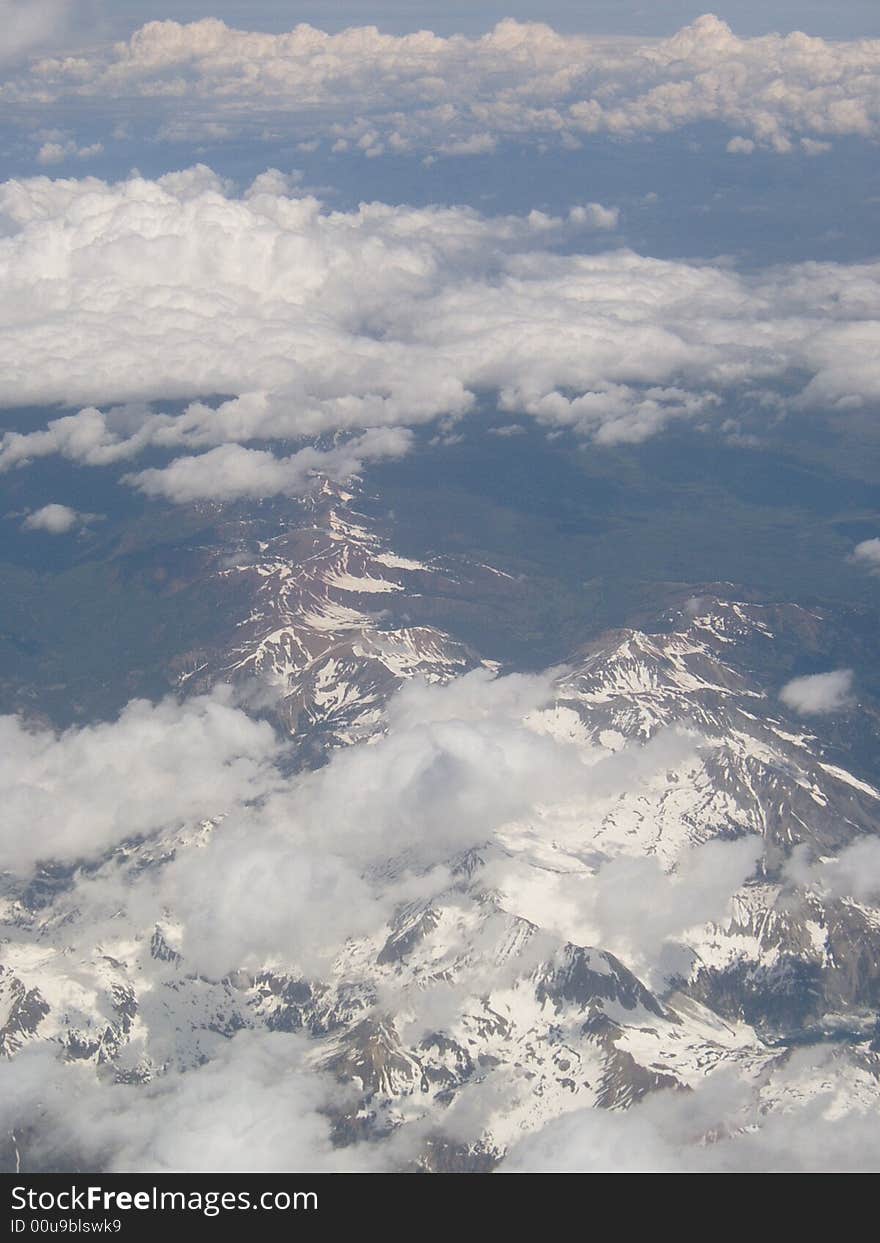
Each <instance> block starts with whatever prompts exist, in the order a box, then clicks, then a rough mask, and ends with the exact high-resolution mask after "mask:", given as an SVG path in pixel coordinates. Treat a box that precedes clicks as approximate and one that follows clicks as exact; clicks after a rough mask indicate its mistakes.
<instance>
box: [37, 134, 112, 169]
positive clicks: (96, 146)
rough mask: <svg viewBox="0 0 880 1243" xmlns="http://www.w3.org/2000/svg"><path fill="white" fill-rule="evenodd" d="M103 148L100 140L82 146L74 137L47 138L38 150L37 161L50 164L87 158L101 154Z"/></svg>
mask: <svg viewBox="0 0 880 1243" xmlns="http://www.w3.org/2000/svg"><path fill="white" fill-rule="evenodd" d="M103 150H104V147H103V144H102V143H100V142H93V143H89V144H88V145H87V146H84V147H80V146H77V143H76V141H75V140H74V139H73V138H63V137H58V138H47V139H46V141H45V142H43V143H42V144H41V146H40V147H39V149H38V151H37V163H38V164H43V165H48V164H63V163H64V161H65V160H71V159H76V160H87V159H89V158H90V157H91V156H93V155H100V154H101V152H102V151H103Z"/></svg>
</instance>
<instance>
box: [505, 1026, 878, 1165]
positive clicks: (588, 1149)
mask: <svg viewBox="0 0 880 1243" xmlns="http://www.w3.org/2000/svg"><path fill="white" fill-rule="evenodd" d="M777 1074H778V1080H777V1085H776V1086H775V1089H774V1091H775V1093H776V1099H770V1095H769V1094H768V1093H762V1092H761V1090H760V1089H759V1088H755V1087H753V1086H752V1085H750V1084H749V1083H748V1082H747V1081H745V1080H743V1079H740V1078H737V1077H736V1076H735V1075H734V1074H732V1073H726V1072H718V1073H717V1074H714V1075H712V1076H711V1077H709V1078H707V1079H706V1081H705V1082H704V1083H703V1084H701V1085H700V1086H699V1087H698V1088H696V1090H692V1091H687V1092H675V1093H672V1092H660V1093H654V1094H652V1095H651V1096H649V1097H647V1098H645V1099H644V1100H643V1101H641V1102H640V1103H638V1104H636V1105H633V1106H632V1107H631V1108H629V1109H627V1110H623V1111H619V1112H618V1111H613V1112H612V1111H610V1110H602V1109H584V1110H577V1111H574V1112H572V1113H570V1114H568V1115H566V1116H564V1117H562V1118H558V1119H556V1120H555V1121H553V1122H550V1123H549V1124H547V1125H546V1126H545V1127H543V1128H542V1129H541V1130H539V1131H537V1132H536V1133H535V1134H533V1135H530V1136H528V1137H526V1138H525V1139H523V1140H522V1141H521V1142H520V1143H519V1144H517V1145H516V1146H515V1147H514V1148H513V1149H512V1151H511V1153H510V1154H509V1156H508V1157H507V1158H506V1160H505V1161H503V1162H502V1164H501V1166H500V1167H499V1168H500V1171H501V1172H503V1173H511V1174H514V1173H551V1172H552V1173H612V1172H613V1173H648V1172H651V1173H710V1172H716V1173H746V1172H754V1173H758V1172H760V1173H783V1172H797V1173H804V1172H810V1171H812V1172H820V1171H821V1172H822V1173H831V1172H834V1173H843V1172H868V1171H876V1170H877V1169H878V1167H880V1140H878V1135H877V1128H876V1126H875V1125H874V1114H873V1109H868V1108H865V1109H862V1108H859V1106H858V1103H857V1102H856V1103H854V1102H853V1101H852V1099H850V1100H849V1101H847V1087H848V1084H847V1080H846V1070H845V1067H844V1066H843V1065H842V1064H841V1065H836V1064H835V1058H834V1055H833V1054H832V1053H828V1052H827V1051H821V1052H819V1053H818V1054H817V1053H816V1052H815V1051H813V1050H810V1051H803V1052H800V1053H795V1054H793V1055H791V1057H790V1058H789V1059H788V1063H787V1065H786V1066H784V1067H782V1068H780V1069H779V1070H778V1071H777ZM811 1076H812V1077H813V1084H812V1087H811V1086H810V1077H811ZM816 1083H818V1084H820V1085H821V1090H820V1091H818V1092H817V1091H816V1090H815V1085H816Z"/></svg>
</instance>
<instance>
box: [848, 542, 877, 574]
mask: <svg viewBox="0 0 880 1243" xmlns="http://www.w3.org/2000/svg"><path fill="white" fill-rule="evenodd" d="M852 560H853V561H854V562H855V563H856V564H857V565H861V566H864V568H865V569H866V570H867V571H868V572H869V573H870V574H880V538H875V539H866V540H862V542H861V543H860V544H856V546H855V548H854V549H853V552H852Z"/></svg>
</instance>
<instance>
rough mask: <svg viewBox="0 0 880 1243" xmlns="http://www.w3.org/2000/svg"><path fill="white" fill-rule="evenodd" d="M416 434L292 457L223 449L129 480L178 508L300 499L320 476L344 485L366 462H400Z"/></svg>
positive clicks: (396, 433)
mask: <svg viewBox="0 0 880 1243" xmlns="http://www.w3.org/2000/svg"><path fill="white" fill-rule="evenodd" d="M411 441H412V434H411V433H410V432H408V431H407V430H406V429H404V428H396V427H384V428H376V429H374V430H372V431H368V432H365V433H364V434H363V435H362V436H357V437H355V438H354V439H352V440H349V441H348V442H346V443H345V444H342V445H339V446H337V447H336V448H333V449H326V450H321V449H315V448H311V447H307V448H305V449H300V451H299V452H298V453H293V454H291V456H290V457H285V458H276V457H274V456H273V455H272V454H271V453H267V452H266V451H265V450H263V449H245V448H243V447H242V446H241V445H235V444H229V445H220V446H218V447H217V448H216V449H211V450H210V452H208V453H201V454H197V455H195V456H189V457H180V458H175V460H174V461H173V462H171V463H170V465H168V466H165V467H162V468H161V469H157V468H153V469H151V470H144V471H140V472H139V473H138V474H133V475H128V476H126V478H127V480H128V482H130V483H132V484H133V485H134V486H135V487H137V488H139V489H140V490H141V492H145V493H146V494H147V496H162V497H165V498H166V499H168V500H171V501H174V502H176V503H177V504H186V503H188V502H190V501H197V500H203V499H211V500H215V501H229V500H234V499H236V498H237V497H243V496H246V497H258V496H276V495H278V494H279V493H280V494H283V495H284V496H300V495H302V494H303V493H305V492H306V491H307V490H308V489H309V487H310V486H311V484H312V482H313V480H314V477H315V475H316V474H321V475H322V476H325V477H327V478H329V479H334V480H337V481H339V482H345V481H346V480H348V479H351V477H352V476H353V475H356V474H358V472H359V471H360V470H361V469H362V468H363V465H364V463H365V462H374V461H378V460H380V459H382V458H396V457H401V456H402V455H403V454H405V453H406V452H407V451H408V450H409V447H410V444H411Z"/></svg>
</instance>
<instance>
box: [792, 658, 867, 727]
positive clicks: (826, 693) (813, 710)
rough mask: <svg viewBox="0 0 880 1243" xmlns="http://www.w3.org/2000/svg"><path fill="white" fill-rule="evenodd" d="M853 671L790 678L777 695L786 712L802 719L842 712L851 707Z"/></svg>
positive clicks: (840, 670) (833, 671)
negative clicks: (790, 710)
mask: <svg viewBox="0 0 880 1243" xmlns="http://www.w3.org/2000/svg"><path fill="white" fill-rule="evenodd" d="M852 690H853V671H852V669H834V670H832V672H831V673H813V674H809V675H807V676H806V677H803V678H793V679H792V681H791V682H787V683H786V685H785V686H783V688H782V690H781V691H780V692H779V698H780V699H781V700H782V702H783V703H784V704H786V705H787V706H788V707H789V708H793V709H794V711H795V712H799V713H801V714H802V715H805V716H812V715H818V714H821V713H823V712H841V711H843V709H845V708H848V707H850V706H851V705H852V703H853V702H854V701H853V694H852Z"/></svg>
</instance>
